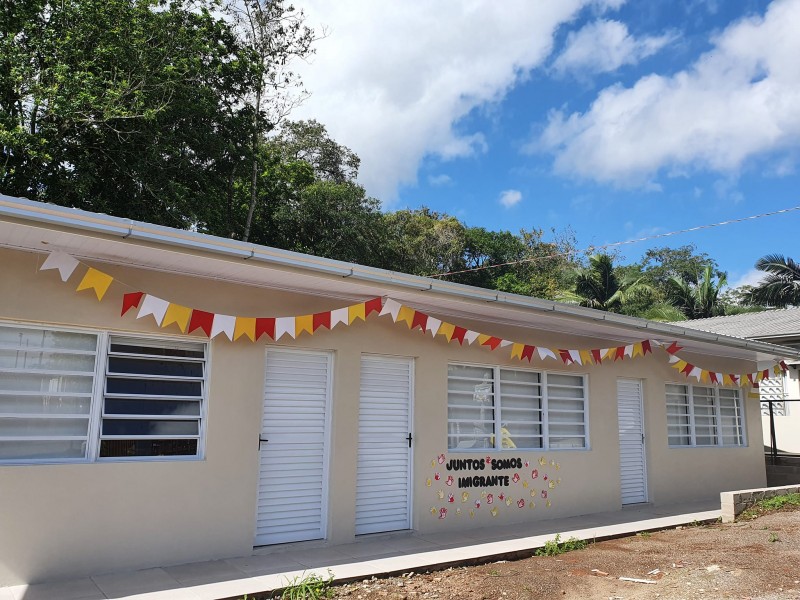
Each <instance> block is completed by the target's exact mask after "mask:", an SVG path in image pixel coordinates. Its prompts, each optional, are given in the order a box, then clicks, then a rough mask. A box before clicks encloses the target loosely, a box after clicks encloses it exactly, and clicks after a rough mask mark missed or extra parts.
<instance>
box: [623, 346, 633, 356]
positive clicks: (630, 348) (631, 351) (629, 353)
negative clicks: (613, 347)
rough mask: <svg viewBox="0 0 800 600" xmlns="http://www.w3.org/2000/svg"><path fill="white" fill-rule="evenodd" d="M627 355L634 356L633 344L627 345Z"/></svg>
mask: <svg viewBox="0 0 800 600" xmlns="http://www.w3.org/2000/svg"><path fill="white" fill-rule="evenodd" d="M625 356H627V357H628V358H630V357H631V356H633V344H629V345H627V346H625Z"/></svg>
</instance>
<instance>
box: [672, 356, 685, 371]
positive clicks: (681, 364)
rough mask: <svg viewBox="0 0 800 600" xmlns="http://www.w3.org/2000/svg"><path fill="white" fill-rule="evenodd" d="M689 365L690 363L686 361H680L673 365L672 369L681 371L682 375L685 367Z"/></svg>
mask: <svg viewBox="0 0 800 600" xmlns="http://www.w3.org/2000/svg"><path fill="white" fill-rule="evenodd" d="M688 364H689V363H687V362H686V361H685V360H680V359H678V360H677V361H675V364H673V365H672V368H673V369H676V370H678V371H680V372H681V373H683V369H684V367H686V365H688Z"/></svg>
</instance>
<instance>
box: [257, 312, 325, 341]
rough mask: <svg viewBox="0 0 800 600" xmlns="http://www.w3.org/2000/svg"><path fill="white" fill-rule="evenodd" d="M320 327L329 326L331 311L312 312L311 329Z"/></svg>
mask: <svg viewBox="0 0 800 600" xmlns="http://www.w3.org/2000/svg"><path fill="white" fill-rule="evenodd" d="M320 327H325V328H326V329H330V328H331V311H327V312H321V313H314V315H313V318H312V329H313V330H314V331H316V330H317V329H319V328H320ZM270 337H272V336H270Z"/></svg>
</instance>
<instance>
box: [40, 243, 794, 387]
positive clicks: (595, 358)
mask: <svg viewBox="0 0 800 600" xmlns="http://www.w3.org/2000/svg"><path fill="white" fill-rule="evenodd" d="M81 264H82V263H81V262H80V261H79V260H77V259H75V258H74V257H72V256H70V255H69V254H66V253H64V252H61V251H54V252H51V253H50V254H49V255H48V256H47V258H46V260H45V261H44V263H43V264H42V266H41V267H40V270H41V271H48V270H56V271H58V273H59V276H60V277H61V281H62V282H64V283H67V282H68V281H69V279H70V278H71V277H72V276H73V274H74V273H75V271H76V270H77V269H78V267H79V266H80V265H81ZM84 266H86V267H87V269H86V271H85V273H84V274H83V277H82V278H81V280H80V282H79V283H78V285H77V287H76V288H75V291H76V292H81V291H86V290H91V291H92V292H94V295H95V297H96V298H97V300H98V301H102V300H103V298H104V297H105V296H106V293H107V292H108V290H109V288H110V287H111V285H112V284H114V283H118V284H121V285H123V286H125V287H126V288H128V289H134V288H132V287H131V286H130V285H128V284H126V283H123V282H121V281H119V280H117V279H114V278H113V277H112V276H111V275H108V274H107V273H104V272H102V271H99V270H97V269H95V268H94V267H90V266H88V265H84ZM134 309H136V318H137V319H142V318H145V317H152V318H153V319H154V320H155V322H156V325H158V326H159V327H161V328H166V327H171V326H175V327H177V328H178V329H179V330H180V332H181V333H184V334H191V333H194V332H196V331H199V332H202V333H203V334H205V335H206V336H207V337H209V338H215V337H217V336H219V335H224V336H225V337H227V338H228V339H229V340H231V341H236V340H238V339H241V338H246V339H249V340H250V341H251V342H255V341H257V340H259V339H261V338H262V337H263V336H267V337H268V338H270V339H273V340H279V339H281V338H283V337H285V336H289V337H290V338H292V339H296V338H297V337H298V336H300V335H302V334H304V333H306V334H308V335H314V334H315V333H316V332H317V331H318V330H319V329H327V330H332V329H334V328H335V327H336V326H338V325H343V326H349V325H352V324H353V323H355V322H356V321H359V320H361V321H366V320H367V317H369V315H371V314H372V313H373V312H375V313H378V315H379V316H386V317H389V318H391V320H392V321H393V322H394V323H396V324H401V323H402V324H405V325H406V327H407V328H408V329H410V330H419V331H420V332H422V333H423V334H424V335H426V336H427V335H430V337H431V339H436V338H438V337H440V336H441V337H444V339H445V340H446V341H447V342H448V343H452V342H457V343H458V344H459V345H460V346H464V345H467V346H472V345H476V346H479V347H482V348H487V349H488V350H490V351H495V350H498V349H508V350H509V351H510V357H511V358H512V359H517V360H520V361H528V362H529V363H530V362H532V361H533V360H534V358H536V359H538V360H541V361H544V360H554V361H558V362H560V363H563V364H564V365H573V364H575V365H581V366H591V365H600V364H602V363H604V362H617V361H624V360H627V359H634V358H637V357H646V356H647V355H648V354H652V353H653V348H654V347H658V348H661V349H663V350H664V352H665V353H666V354H667V357H668V360H669V364H670V366H671V367H672V368H673V369H676V370H677V371H678V372H679V373H681V374H683V375H685V376H686V377H687V378H695V379H696V380H697V381H698V382H701V383H708V384H714V385H729V386H751V387H754V388H755V387H758V383H759V382H760V381H763V380H765V379H769V378H770V377H772V376H778V375H780V374H781V373H782V372H784V371H786V370H787V369H788V367H787V365H786V363H785V362H783V361H778V362H776V363H775V364H774V365H773V366H772V367H771V368H768V369H764V370H761V371H756V372H753V373H721V372H716V371H712V370H709V369H703V368H702V367H698V366H696V365H694V364H692V363H690V362H688V361H687V360H684V359H683V358H681V357H680V356H679V355H678V352H679V351H680V350H682V348H681V346H679V345H678V343H677V342H674V341H673V342H669V343H665V342H662V341H659V340H653V339H644V340H641V341H638V342H635V343H632V344H625V345H622V346H616V347H609V348H589V349H565V348H547V347H544V346H536V345H533V344H527V343H522V342H516V341H512V340H507V339H504V338H500V337H497V336H494V335H489V334H486V333H481V332H478V331H474V330H472V329H468V328H466V327H462V326H460V325H456V324H454V323H449V322H447V321H442V320H441V319H437V318H435V317H433V316H431V315H429V314H427V313H424V312H422V311H418V310H415V309H413V308H411V307H410V306H406V305H404V304H401V303H399V302H397V301H396V300H393V299H392V298H386V299H385V301H384V299H383V298H380V297H378V298H373V299H371V300H367V301H365V302H359V303H358V304H352V305H350V306H345V307H342V308H337V309H334V310H330V311H324V312H318V313H312V314H307V315H299V316H286V317H249V316H248V317H245V316H236V315H225V314H219V313H213V312H207V311H203V310H200V309H198V308H192V307H189V306H183V305H181V304H178V303H175V302H170V301H169V300H165V299H162V298H159V297H157V296H154V295H152V294H148V293H147V292H144V291H140V290H136V291H132V292H127V293H124V294H123V296H122V307H121V311H120V316H123V317H124V316H125V315H126V314H127V313H128V312H131V311H133V310H134Z"/></svg>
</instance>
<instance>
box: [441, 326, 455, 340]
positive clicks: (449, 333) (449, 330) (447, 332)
mask: <svg viewBox="0 0 800 600" xmlns="http://www.w3.org/2000/svg"><path fill="white" fill-rule="evenodd" d="M455 330H456V326H455V325H453V324H452V323H442V324H441V325H439V331H437V332H436V335H443V336H444V337H445V338H446V339H447V341H448V342H449V341H450V340H451V339H453V333H454V332H455Z"/></svg>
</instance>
